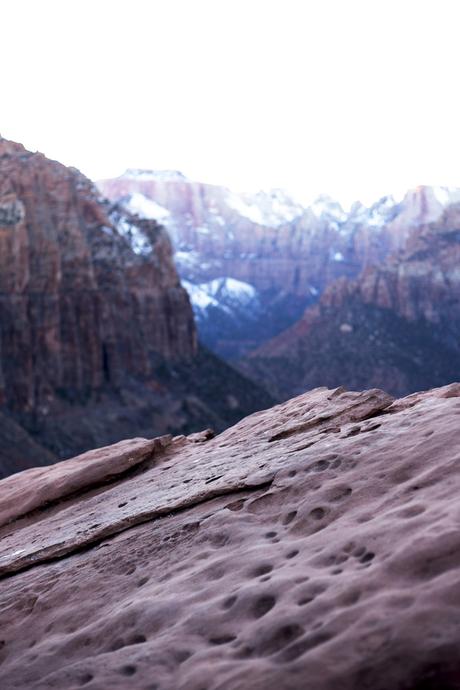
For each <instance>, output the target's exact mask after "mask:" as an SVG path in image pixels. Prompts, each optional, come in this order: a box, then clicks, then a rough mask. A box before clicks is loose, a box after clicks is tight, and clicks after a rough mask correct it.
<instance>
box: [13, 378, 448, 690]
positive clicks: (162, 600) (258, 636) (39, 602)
mask: <svg viewBox="0 0 460 690" xmlns="http://www.w3.org/2000/svg"><path fill="white" fill-rule="evenodd" d="M459 396H460V386H459V384H454V385H452V386H448V387H446V388H444V389H438V390H435V391H429V392H427V393H424V394H419V395H415V396H411V397H410V398H408V399H403V400H398V401H394V402H393V400H392V398H391V397H390V396H388V395H386V394H385V393H382V392H381V391H378V390H371V391H367V392H365V393H349V392H346V391H345V390H344V389H340V388H339V389H335V390H327V389H324V388H323V389H316V390H314V391H311V392H310V393H307V394H304V395H302V396H300V397H298V398H295V399H293V400H290V401H289V402H287V403H284V404H282V405H278V406H277V407H275V408H273V409H271V410H267V411H265V412H260V413H256V414H254V415H252V416H251V417H248V418H246V419H244V420H242V421H241V422H239V423H238V424H237V425H236V426H235V427H233V428H231V429H228V430H227V431H225V432H223V433H222V434H220V435H218V436H216V437H215V438H211V439H209V440H205V437H206V436H209V434H204V435H203V438H202V439H201V442H196V441H197V438H196V437H195V438H194V439H188V438H186V437H176V438H174V439H171V441H170V442H169V444H168V443H165V442H161V448H160V447H158V448H157V450H156V451H155V452H154V453H153V455H148V456H147V457H146V458H145V459H144V460H142V461H141V462H140V463H139V464H138V465H137V467H136V468H126V471H124V470H123V469H122V468H120V469H121V472H122V473H121V474H120V475H118V476H117V477H111V478H108V480H107V483H106V484H101V483H100V482H99V481H98V483H97V486H95V487H94V488H92V487H91V486H86V487H82V486H76V487H75V489H76V491H75V493H74V494H71V495H69V494H68V490H69V488H71V485H72V481H73V479H72V472H73V469H72V465H71V463H69V482H68V483H67V485H66V488H65V491H64V493H63V495H62V496H61V497H59V492H57V493H56V494H55V495H54V496H53V501H52V502H51V503H43V504H42V505H40V506H38V505H37V506H36V508H35V510H34V511H32V512H30V513H27V514H25V515H22V517H19V513H18V517H17V519H16V520H14V521H13V522H10V523H9V524H6V525H4V526H3V527H2V528H1V530H0V536H1V554H0V564H1V573H2V578H1V580H0V629H1V631H2V633H1V634H2V645H1V649H0V663H1V678H2V688H5V690H12V689H13V688H16V689H18V688H20V689H22V688H27V689H29V688H30V689H36V690H44V689H45V688H46V689H48V688H80V687H85V688H90V689H92V690H105V689H106V688H109V687H110V688H120V689H125V688H136V689H137V688H139V689H145V690H153V688H155V689H156V690H186V689H187V690H202V689H203V688H206V690H248V689H249V688H250V689H251V690H253V689H255V690H272V689H273V690H275V689H277V690H306V689H307V690H310V688H311V689H312V690H335V688H340V689H341V690H363V689H365V688H372V689H373V690H409V689H410V690H422V689H423V690H428V689H429V690H435V689H436V690H440V689H441V688H442V690H458V688H459V687H460V656H459V654H458V646H459V643H460V623H459V607H460V588H459V574H460V529H459V526H460V513H459V505H458V492H459V489H460V464H459V463H460V461H459V449H460V425H459V424H458V420H459V415H460V397H459ZM137 443H142V442H141V441H138V442H137ZM110 452H111V451H110V449H103V451H102V452H99V455H100V457H102V458H103V459H104V460H103V462H104V464H105V462H106V459H107V458H108V457H109V455H110ZM118 452H119V451H118V449H116V448H114V449H113V453H114V457H116V454H117V453H118ZM97 457H98V456H97V454H96V455H93V456H91V455H88V457H87V461H88V463H89V464H93V463H97V462H98V460H97ZM80 462H82V464H84V462H83V461H81V459H80ZM58 467H59V470H58V471H57V470H56V469H54V468H49V469H47V470H45V472H49V473H50V477H52V476H53V474H51V473H54V476H59V477H60V478H61V480H62V479H63V478H64V477H65V467H66V463H62V464H61V465H60V466H58ZM32 478H33V471H31V470H29V471H25V472H23V473H21V474H18V475H16V476H15V477H12V478H11V479H9V480H6V481H5V480H4V482H2V483H0V488H1V487H2V484H3V486H4V487H5V486H6V487H7V489H6V490H5V489H4V490H3V494H2V495H3V496H6V495H7V494H8V491H11V492H17V494H20V490H21V486H27V483H28V482H29V481H32ZM18 510H19V512H21V511H20V509H18Z"/></svg>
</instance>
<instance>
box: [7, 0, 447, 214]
mask: <svg viewBox="0 0 460 690" xmlns="http://www.w3.org/2000/svg"><path fill="white" fill-rule="evenodd" d="M2 15H3V20H4V23H5V25H6V26H11V27H12V30H11V31H9V32H7V33H6V35H5V36H4V38H3V40H2V44H1V45H0V56H1V57H2V58H3V64H5V65H8V64H11V62H12V60H14V70H12V69H10V70H6V73H5V76H4V79H5V80H6V83H5V84H4V93H5V94H9V93H10V94H14V97H10V98H4V101H5V102H4V103H2V118H1V121H0V132H1V134H2V135H3V136H4V137H6V138H8V139H13V140H15V141H20V142H21V143H23V144H24V145H25V146H26V147H27V148H29V149H32V150H40V151H42V152H43V153H45V154H46V155H47V156H49V157H51V158H55V159H57V160H60V161H61V162H63V163H65V164H66V165H72V166H75V167H78V168H79V169H80V170H81V171H82V172H83V173H85V174H86V175H88V176H89V177H91V178H92V179H94V180H97V179H101V178H107V177H116V176H118V175H120V174H122V173H123V172H124V170H125V169H126V168H147V169H173V170H180V171H182V172H183V173H184V174H185V175H187V176H188V177H191V178H193V179H198V180H200V181H203V182H208V183H214V184H222V185H225V186H227V187H230V188H232V189H235V190H238V191H246V190H247V191H256V190H257V189H270V188H284V189H286V190H288V191H289V192H291V193H292V194H294V195H295V196H297V197H299V198H305V199H307V198H308V199H312V198H314V197H316V196H318V195H319V194H322V193H325V194H329V195H331V196H332V197H334V198H336V199H338V200H339V201H340V202H341V203H343V204H345V205H347V204H349V203H350V202H351V201H354V200H358V199H359V200H361V201H363V202H364V203H371V202H372V201H375V200H377V199H378V198H380V197H381V196H383V195H385V194H392V193H395V194H396V195H401V194H402V192H403V191H405V190H406V189H409V188H413V187H416V186H419V185H421V184H427V185H434V186H449V187H460V169H459V165H458V164H457V160H458V159H459V158H460V138H459V137H458V136H457V128H458V124H457V123H458V119H459V115H460V102H459V97H458V95H457V93H456V89H455V84H456V65H457V64H458V57H459V54H460V48H459V47H458V43H457V41H456V36H455V32H456V26H457V22H456V19H458V15H459V10H458V6H457V5H456V3H455V2H453V1H451V0H441V1H438V2H436V3H434V2H432V1H431V0H425V1H423V0H422V1H420V0H419V1H418V2H415V1H412V0H406V2H404V3H401V2H399V3H397V2H394V1H393V0H391V1H390V2H385V3H384V2H380V0H376V1H375V2H372V3H371V2H369V0H367V1H362V0H354V1H353V0H352V1H351V2H349V3H347V4H346V6H345V5H344V4H343V3H341V2H339V1H338V0H323V1H322V2H309V3H305V2H296V1H295V0H285V2H283V3H281V2H278V1H276V0H265V1H264V2H260V1H259V0H253V1H252V2H251V3H247V2H246V3H243V2H239V1H237V2H235V1H233V2H231V3H230V2H228V0H218V1H216V0H213V1H209V0H196V1H195V2H193V3H192V2H185V1H184V0H167V1H163V0H156V1H153V2H148V1H145V0H132V1H131V2H130V3H129V6H126V5H125V3H123V2H116V1H112V2H108V1H106V0H100V1H99V2H98V3H97V4H91V3H89V2H88V1H87V0H84V1H83V2H81V3H79V5H78V6H75V7H73V8H72V9H71V10H69V6H68V5H67V6H64V5H63V3H59V2H56V0H42V1H41V2H40V3H34V2H31V1H30V0H17V2H15V3H14V4H11V5H10V6H8V7H5V8H3V12H2ZM24 18H26V19H27V21H26V22H25V21H24ZM15 27H17V30H14V28H15ZM18 31H20V34H21V40H22V41H23V42H24V44H25V45H27V51H23V52H21V51H20V50H18V48H17V37H18V33H17V32H18ZM31 55H32V56H33V58H32V59H31V58H30V56H31ZM184 55H185V56H186V57H185V58H184Z"/></svg>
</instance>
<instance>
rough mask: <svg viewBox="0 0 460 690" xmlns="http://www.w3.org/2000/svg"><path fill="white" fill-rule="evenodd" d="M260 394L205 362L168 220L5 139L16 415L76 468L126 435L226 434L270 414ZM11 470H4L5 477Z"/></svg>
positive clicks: (1, 145) (4, 291) (4, 269)
mask: <svg viewBox="0 0 460 690" xmlns="http://www.w3.org/2000/svg"><path fill="white" fill-rule="evenodd" d="M213 377H214V378H213ZM193 379H197V381H196V382H195V381H194V380H193ZM210 379H212V380H210ZM214 379H215V380H214ZM219 385H220V387H221V391H220V400H219V402H218V403H217V404H216V401H215V399H214V397H215V389H216V388H217V387H219ZM255 390H256V389H253V387H252V384H246V383H245V380H244V379H243V378H242V377H241V376H238V375H237V374H236V373H235V372H232V371H229V370H228V368H227V367H225V366H224V365H220V363H219V362H215V360H214V359H212V360H210V359H209V357H208V355H207V354H206V353H204V352H203V351H202V350H200V349H199V346H198V344H197V337H196V331H195V326H194V320H193V313H192V309H191V306H190V302H189V299H188V296H187V293H186V291H185V290H184V289H183V287H182V286H181V284H180V281H179V277H178V275H177V272H176V269H175V266H174V263H173V260H172V250H171V244H170V240H169V237H168V235H167V233H166V231H165V230H164V229H163V228H162V227H161V226H160V225H159V224H158V223H157V222H156V221H155V220H151V219H141V218H139V217H135V216H132V215H131V214H130V213H129V212H127V211H126V210H124V209H122V208H121V207H119V206H117V205H116V204H113V203H111V202H109V201H107V200H106V199H104V198H103V197H101V195H100V193H99V192H98V191H97V189H96V188H95V187H94V185H93V184H92V183H91V182H90V181H89V180H88V179H87V178H85V177H84V176H83V175H82V174H81V173H79V172H78V171H77V170H75V169H71V168H66V167H65V166H63V165H61V164H60V163H57V162H55V161H51V160H49V159H47V158H46V157H45V156H43V155H42V154H40V153H31V152H29V151H26V150H25V149H24V147H22V146H21V145H20V144H15V143H13V142H9V141H7V140H5V139H1V138H0V409H1V410H2V411H3V412H4V413H5V414H6V415H9V416H10V417H11V418H12V419H13V420H14V421H15V422H16V423H19V424H20V425H21V426H22V427H23V428H24V429H25V430H26V432H28V433H29V434H30V435H31V436H32V438H33V439H35V441H38V442H39V443H40V444H41V445H44V446H45V447H46V448H47V449H48V450H49V451H51V453H54V454H55V455H57V456H58V457H69V456H71V455H75V454H76V453H79V452H83V451H84V450H87V449H88V448H94V447H95V446H97V445H103V444H106V443H110V442H113V441H116V440H119V439H120V438H126V437H127V436H135V435H139V434H141V435H148V436H149V437H150V436H154V435H156V434H161V433H167V432H169V431H171V430H174V431H175V432H176V433H177V432H178V431H182V430H190V431H191V430H193V429H194V430H196V429H197V428H200V427H202V426H203V425H205V424H214V425H215V426H216V428H220V429H222V428H224V427H225V426H226V425H228V424H230V423H234V422H235V421H236V420H237V419H238V418H241V417H242V416H244V414H246V413H247V412H248V411H253V410H255V409H258V407H259V405H260V406H263V405H264V404H269V403H270V398H268V396H266V395H265V394H264V393H261V397H260V400H258V399H257V398H258V396H257V393H255ZM230 396H233V402H229V399H230ZM235 400H236V404H235ZM267 401H268V403H267ZM248 404H249V407H247V405H248ZM211 408H212V409H211ZM4 435H5V436H6V435H11V434H10V430H5V434H4ZM26 435H27V434H25V436H26ZM22 441H24V439H22ZM24 442H25V441H24ZM31 443H33V441H32V439H31ZM4 450H5V452H6V453H8V452H9V449H8V448H6V449H4ZM11 451H12V452H13V453H16V450H15V448H14V446H12V448H11ZM46 457H49V458H51V459H52V458H53V455H49V454H48V456H47V452H46V451H43V453H41V454H40V453H37V454H36V455H35V460H34V459H31V460H29V463H31V462H32V464H39V462H40V459H43V458H46ZM7 465H8V469H7ZM10 465H11V463H9V464H8V463H7V462H5V463H3V462H0V476H2V475H4V474H6V473H7V472H8V471H11V470H10V467H9V466H10ZM17 467H18V469H19V468H21V469H22V468H23V467H24V464H23V463H18V464H17Z"/></svg>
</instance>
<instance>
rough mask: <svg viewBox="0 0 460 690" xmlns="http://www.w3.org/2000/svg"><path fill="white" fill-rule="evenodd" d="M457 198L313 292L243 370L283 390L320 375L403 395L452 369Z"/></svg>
mask: <svg viewBox="0 0 460 690" xmlns="http://www.w3.org/2000/svg"><path fill="white" fill-rule="evenodd" d="M459 262H460V204H458V203H457V204H452V205H449V206H448V207H447V208H446V209H445V210H444V212H443V214H442V216H441V217H440V218H439V219H438V220H437V221H436V222H432V223H427V224H425V225H423V226H420V227H419V226H415V227H412V229H411V231H410V232H409V233H408V235H407V238H406V240H405V247H404V249H401V250H400V251H399V252H395V253H394V254H392V255H390V256H389V257H388V258H387V259H386V260H385V261H384V262H382V263H381V264H380V265H378V266H374V267H368V268H367V269H366V270H364V271H363V272H362V273H361V274H360V275H359V276H358V277H357V278H356V280H354V281H351V280H347V279H341V280H338V281H336V282H335V283H333V284H331V285H330V286H329V287H328V288H327V289H326V290H325V292H324V294H323V295H322V297H321V299H320V300H319V302H318V303H317V304H316V305H315V306H313V307H311V308H309V309H307V310H306V312H305V314H304V315H303V317H302V318H301V319H300V320H299V321H298V322H297V323H296V324H295V325H294V326H292V327H291V328H290V329H288V330H287V331H285V332H284V333H282V334H280V335H279V336H278V337H277V338H275V339H273V340H272V341H270V342H268V343H266V344H264V345H263V346H262V347H260V348H259V349H258V350H256V351H255V352H253V353H251V355H250V357H248V358H247V360H246V362H245V365H244V370H245V371H246V372H248V373H250V374H251V375H253V376H254V377H255V378H256V380H263V381H264V383H265V385H267V386H268V387H269V388H270V389H271V390H272V392H273V393H274V394H275V395H277V396H279V397H281V398H287V397H290V396H292V395H296V394H297V393H300V392H301V391H303V390H306V389H308V388H311V387H314V386H317V385H319V384H320V383H321V384H322V385H324V384H326V385H328V386H335V385H338V384H341V383H343V384H345V385H346V386H348V387H350V388H357V389H362V388H365V387H366V386H369V385H373V386H376V387H384V388H385V389H386V390H389V391H390V392H391V393H392V394H394V395H402V394H406V393H409V392H413V391H416V390H419V389H420V388H423V387H425V386H427V387H435V386H439V385H442V384H445V383H448V382H450V381H455V380H456V379H457V378H458V375H459V372H460V349H459V342H460V270H459V265H460V264H459Z"/></svg>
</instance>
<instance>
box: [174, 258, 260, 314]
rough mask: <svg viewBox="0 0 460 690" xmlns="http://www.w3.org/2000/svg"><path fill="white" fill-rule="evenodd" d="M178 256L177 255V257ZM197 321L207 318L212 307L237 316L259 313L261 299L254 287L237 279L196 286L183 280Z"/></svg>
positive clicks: (218, 279)
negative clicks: (246, 313) (238, 314)
mask: <svg viewBox="0 0 460 690" xmlns="http://www.w3.org/2000/svg"><path fill="white" fill-rule="evenodd" d="M176 256H177V255H176ZM182 285H183V286H184V287H185V289H186V290H187V292H188V293H189V296H190V301H191V303H192V306H193V310H194V312H195V316H196V317H197V319H203V318H207V314H206V312H207V310H208V309H209V308H210V307H214V308H216V309H219V310H221V311H222V312H225V313H226V314H228V315H235V316H236V314H237V313H238V312H240V311H244V312H248V311H252V312H255V313H256V312H258V311H259V308H260V305H259V297H258V293H257V290H256V289H255V287H254V286H253V285H250V284H249V283H245V282H243V281H242V280H236V279H235V278H228V277H224V278H215V279H214V280H210V281H209V282H207V283H200V284H198V285H197V284H194V283H191V282H190V281H188V280H183V281H182Z"/></svg>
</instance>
